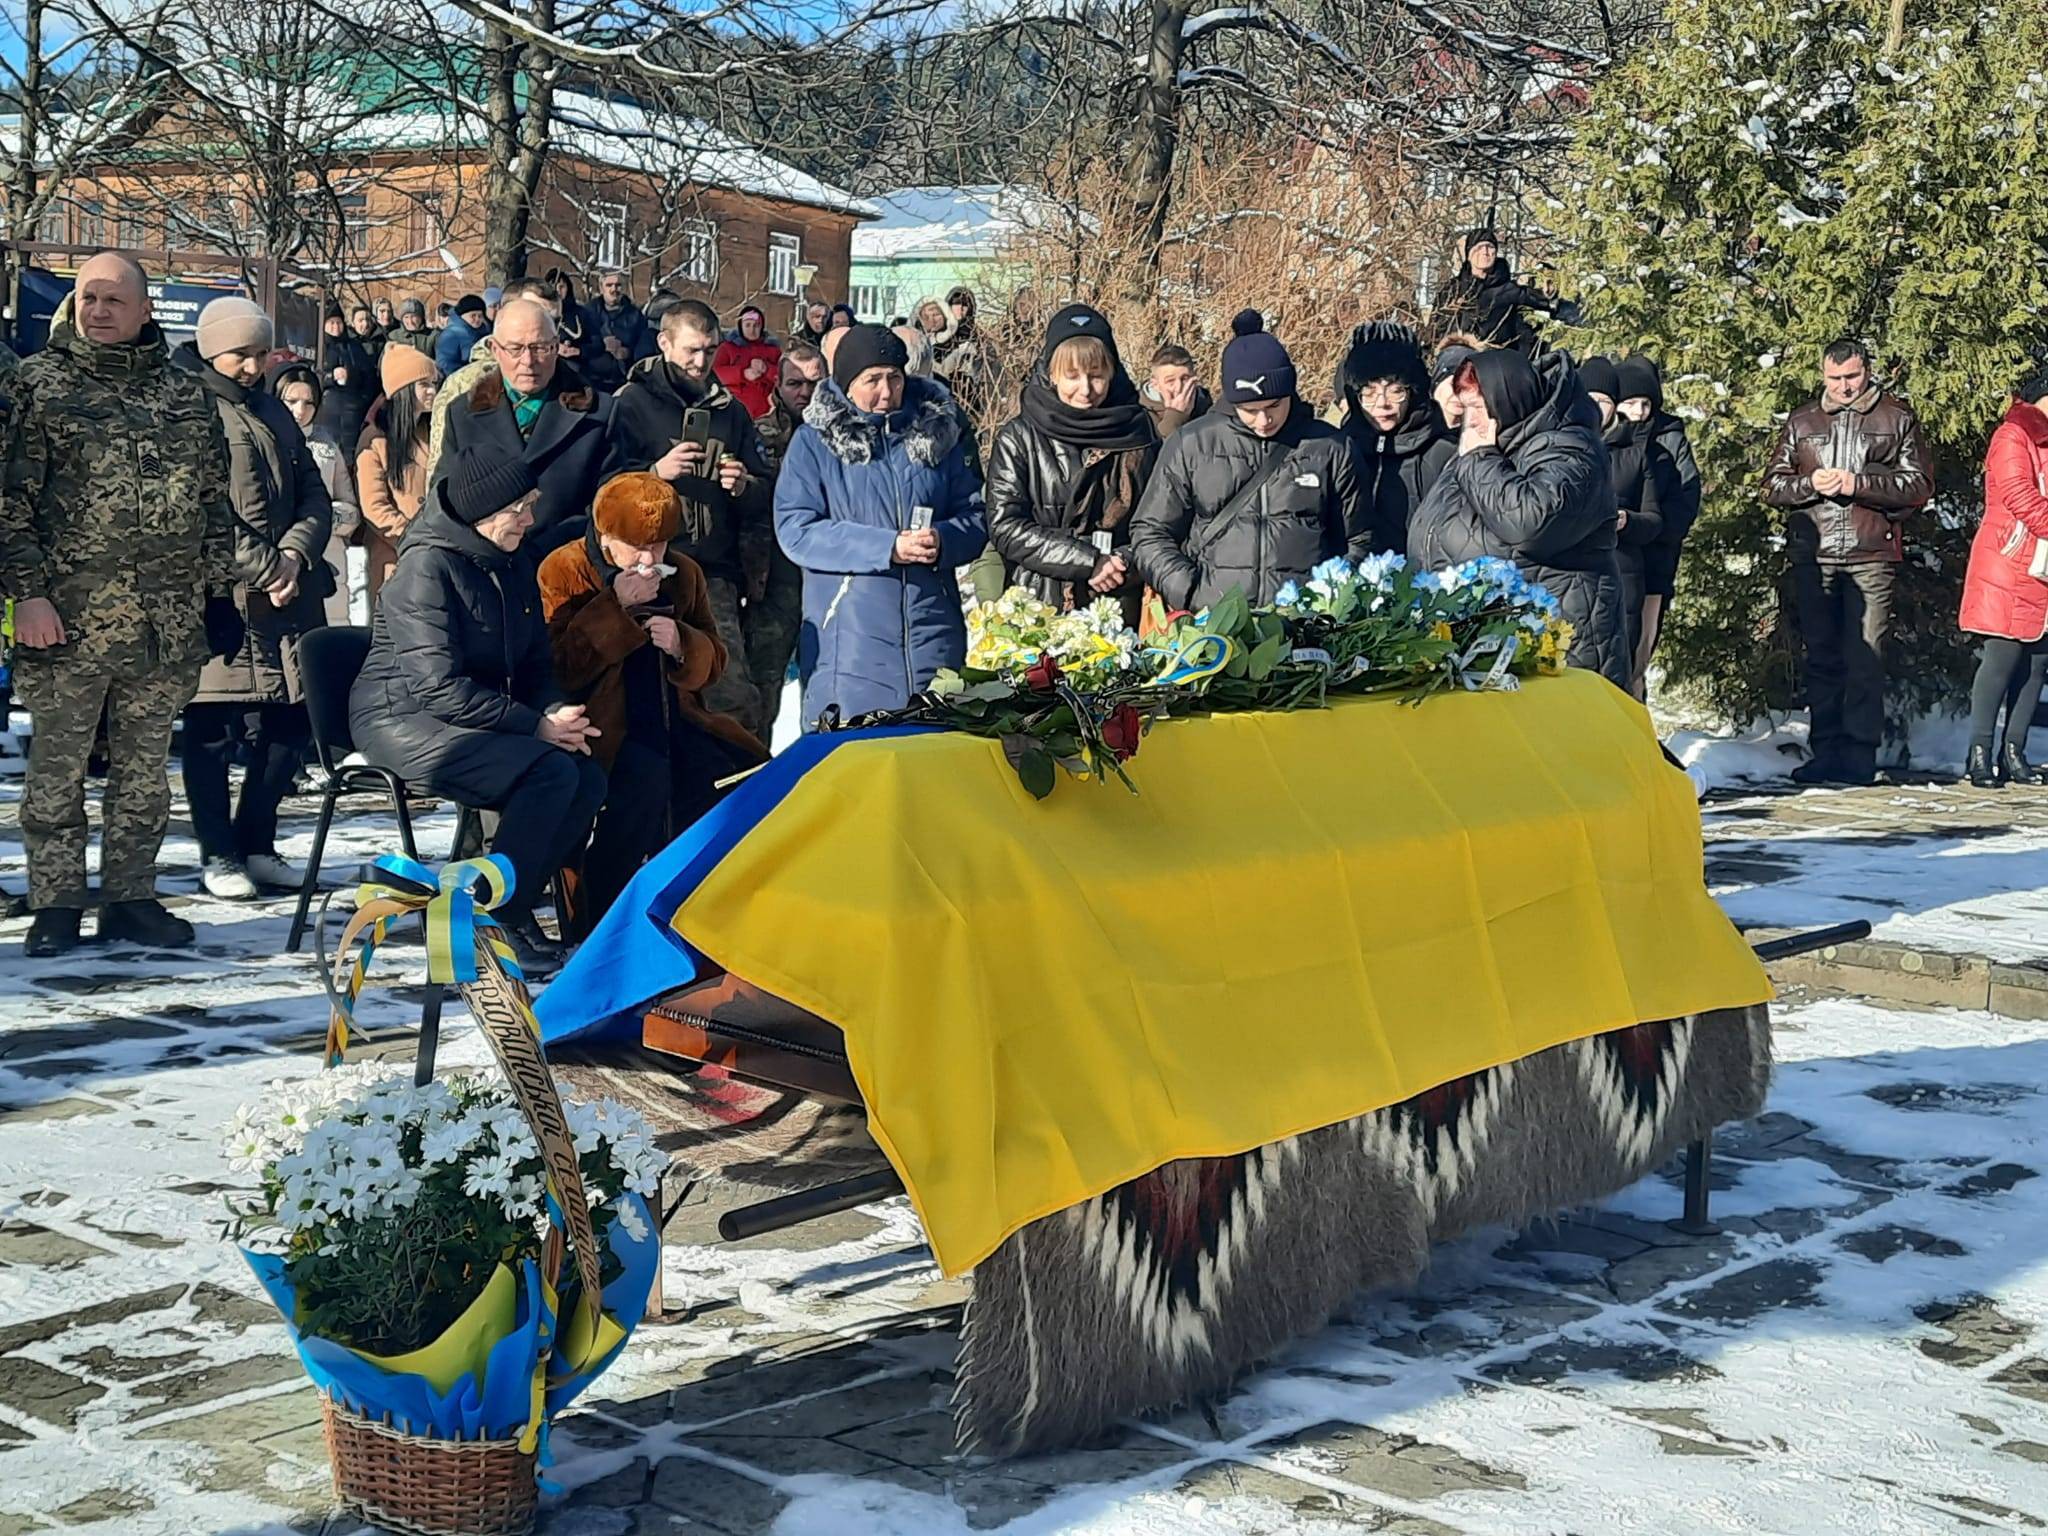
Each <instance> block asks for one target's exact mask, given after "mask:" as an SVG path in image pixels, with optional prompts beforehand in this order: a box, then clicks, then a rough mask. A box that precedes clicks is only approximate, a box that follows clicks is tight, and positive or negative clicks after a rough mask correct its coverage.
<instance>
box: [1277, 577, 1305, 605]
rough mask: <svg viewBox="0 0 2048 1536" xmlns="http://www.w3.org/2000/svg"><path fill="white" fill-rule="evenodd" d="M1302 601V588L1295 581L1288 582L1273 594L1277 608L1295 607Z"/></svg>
mask: <svg viewBox="0 0 2048 1536" xmlns="http://www.w3.org/2000/svg"><path fill="white" fill-rule="evenodd" d="M1300 603H1301V588H1300V587H1299V586H1297V585H1296V584H1295V583H1294V582H1291V581H1290V582H1288V583H1287V585H1285V586H1284V587H1282V588H1281V589H1280V590H1279V591H1278V592H1275V593H1274V594H1273V606H1274V607H1276V608H1295V607H1298V606H1300Z"/></svg>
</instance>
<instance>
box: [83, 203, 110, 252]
mask: <svg viewBox="0 0 2048 1536" xmlns="http://www.w3.org/2000/svg"><path fill="white" fill-rule="evenodd" d="M76 243H77V244H79V245H92V246H103V245H105V244H106V243H107V214H106V209H105V208H103V207H102V206H101V205H100V204H99V203H97V202H83V203H80V204H79V205H78V240H77V242H76Z"/></svg>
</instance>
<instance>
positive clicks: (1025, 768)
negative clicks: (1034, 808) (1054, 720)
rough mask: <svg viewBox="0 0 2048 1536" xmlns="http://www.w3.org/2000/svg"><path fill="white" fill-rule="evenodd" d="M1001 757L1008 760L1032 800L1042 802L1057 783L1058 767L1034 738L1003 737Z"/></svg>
mask: <svg viewBox="0 0 2048 1536" xmlns="http://www.w3.org/2000/svg"><path fill="white" fill-rule="evenodd" d="M1003 755H1004V756H1005V757H1007V758H1008V759H1009V760H1010V766H1011V767H1012V768H1013V769H1015V770H1016V773H1017V778H1018V780H1019V782H1021V783H1022V784H1023V786H1024V788H1025V789H1026V790H1028V791H1029V792H1030V795H1031V798H1032V799H1034V800H1043V799H1044V798H1045V797H1046V796H1047V795H1049V794H1051V793H1052V788H1053V785H1054V784H1056V783H1057V782H1059V773H1058V769H1059V765H1058V763H1056V762H1055V761H1054V760H1053V755H1052V753H1051V752H1049V751H1047V750H1046V748H1045V746H1044V745H1043V744H1042V743H1041V742H1040V741H1039V739H1038V738H1037V737H1036V736H1027V735H1023V734H1018V735H1012V736H1005V737H1004V738H1003Z"/></svg>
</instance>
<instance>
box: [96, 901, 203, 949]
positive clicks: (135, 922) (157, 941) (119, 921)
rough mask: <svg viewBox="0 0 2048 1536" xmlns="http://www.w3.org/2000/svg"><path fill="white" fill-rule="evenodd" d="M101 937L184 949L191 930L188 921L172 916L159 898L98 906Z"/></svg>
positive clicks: (149, 946) (150, 946)
mask: <svg viewBox="0 0 2048 1536" xmlns="http://www.w3.org/2000/svg"><path fill="white" fill-rule="evenodd" d="M100 939H101V941H102V942H104V943H109V944H140V945H141V946H142V947H143V948H144V949H187V948H189V947H190V946H191V944H192V939H193V933H192V925H191V924H190V923H188V922H186V921H185V919H183V918H182V917H173V916H171V914H170V913H169V912H168V911H166V910H165V909H164V904H163V903H162V902H160V901H110V902H108V903H107V904H106V905H105V906H104V907H101V908H100Z"/></svg>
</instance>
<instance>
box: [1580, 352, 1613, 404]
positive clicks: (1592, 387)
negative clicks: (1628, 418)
mask: <svg viewBox="0 0 2048 1536" xmlns="http://www.w3.org/2000/svg"><path fill="white" fill-rule="evenodd" d="M1579 388H1581V389H1583V390H1584V391H1585V392H1586V393H1587V394H1589V395H1605V396H1606V397H1607V398H1608V399H1610V400H1619V399H1621V398H1622V393H1621V376H1620V374H1619V373H1618V372H1617V371H1616V369H1615V366H1614V360H1613V359H1612V358H1607V357H1589V358H1587V359H1586V360H1585V361H1584V362H1583V363H1581V364H1579Z"/></svg>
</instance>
